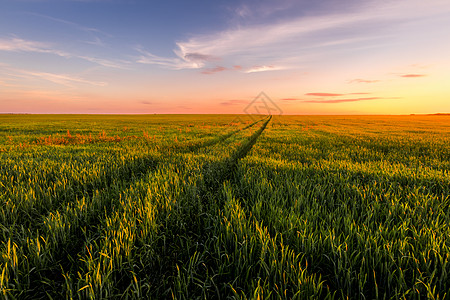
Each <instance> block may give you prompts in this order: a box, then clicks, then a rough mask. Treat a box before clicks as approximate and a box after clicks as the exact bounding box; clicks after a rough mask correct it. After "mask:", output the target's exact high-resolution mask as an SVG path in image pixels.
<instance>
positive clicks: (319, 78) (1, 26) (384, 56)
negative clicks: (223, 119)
mask: <svg viewBox="0 0 450 300" xmlns="http://www.w3.org/2000/svg"><path fill="white" fill-rule="evenodd" d="M449 53H450V2H449V1H448V0H429V1H423V0H408V1H406V0H376V1H375V0H296V1H294V0H277V1H272V0H247V1H242V0H227V1H225V0H215V1H207V0H192V1H185V0H183V1H182V0H165V1H156V0H0V113H89V114H92V113H94V114H96V113H131V114H133V113H142V114H154V113H156V114H161V113H181V114H183V113H187V114H192V113H245V112H246V108H247V107H248V106H249V105H251V103H252V101H253V100H255V99H257V97H258V95H261V94H260V93H261V92H264V94H263V95H264V97H268V98H269V99H270V101H271V103H273V104H274V105H275V106H276V107H277V108H279V109H278V110H277V111H276V113H283V114H299V115H304V114H308V115H315V114H321V115H322V114H326V115H328V114H339V115H342V114H413V113H415V114H418V113H424V114H426V113H449V112H450V84H449V82H450V81H449V80H450V79H449V78H450V55H449Z"/></svg>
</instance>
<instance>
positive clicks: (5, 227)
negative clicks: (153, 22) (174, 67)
mask: <svg viewBox="0 0 450 300" xmlns="http://www.w3.org/2000/svg"><path fill="white" fill-rule="evenodd" d="M449 171H450V116H445V115H442V116H431V115H430V116H273V117H272V116H262V115H260V116H257V115H252V116H249V115H0V272H1V278H0V293H1V294H0V295H1V297H2V298H7V299H48V298H54V299H60V298H70V299H72V298H77V299H86V298H90V299H103V298H121V297H123V298H128V299H130V298H144V299H148V298H150V299H166V298H174V299H196V298H202V299H229V298H235V299H247V298H248V299H256V298H258V299H259V298H266V299H269V298H270V299H272V298H273V299H315V298H316V299H317V298H319V299H333V298H334V299H342V298H349V299H375V298H383V299H400V298H407V299H424V298H429V299H444V298H446V299H447V298H449V297H450V275H449V274H450V227H449V225H450V210H449V205H450V176H449V175H450V174H449Z"/></svg>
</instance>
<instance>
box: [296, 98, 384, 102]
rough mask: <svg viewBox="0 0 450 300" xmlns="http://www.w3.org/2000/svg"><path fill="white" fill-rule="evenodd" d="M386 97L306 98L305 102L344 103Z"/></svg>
mask: <svg viewBox="0 0 450 300" xmlns="http://www.w3.org/2000/svg"><path fill="white" fill-rule="evenodd" d="M379 99H386V98H381V97H367V98H347V99H325V100H304V101H302V102H304V103H343V102H358V101H367V100H379Z"/></svg>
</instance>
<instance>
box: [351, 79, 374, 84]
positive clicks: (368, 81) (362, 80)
mask: <svg viewBox="0 0 450 300" xmlns="http://www.w3.org/2000/svg"><path fill="white" fill-rule="evenodd" d="M348 82H349V83H375V82H380V80H367V79H359V78H358V79H353V80H349V81H348Z"/></svg>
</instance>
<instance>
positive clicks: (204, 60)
mask: <svg viewBox="0 0 450 300" xmlns="http://www.w3.org/2000/svg"><path fill="white" fill-rule="evenodd" d="M411 1H412V2H413V3H410V2H409V1H408V2H402V1H393V2H395V3H391V2H389V3H384V4H383V5H378V3H377V4H376V5H375V2H369V3H364V4H360V5H359V9H352V10H350V11H345V10H341V12H340V13H336V12H334V11H333V12H332V11H331V10H330V11H328V12H323V13H322V14H320V15H316V16H304V15H303V16H299V17H292V18H289V19H283V20H281V21H280V20H270V21H268V22H263V23H261V22H260V23H258V22H255V23H254V24H253V25H247V24H244V25H242V24H241V25H235V26H234V27H232V28H230V29H227V30H223V31H219V32H214V33H211V34H196V35H195V34H194V35H193V36H192V37H191V38H189V39H187V40H184V41H178V42H176V47H175V49H174V50H173V52H174V55H173V56H172V57H159V56H156V55H153V54H152V53H151V52H144V51H142V50H141V51H140V52H141V54H143V55H142V56H141V57H139V59H138V62H140V63H147V64H157V65H161V66H165V67H168V68H172V69H186V68H205V67H207V68H208V67H209V66H210V64H211V63H212V62H213V63H214V64H216V62H217V61H219V60H220V61H221V65H223V66H225V67H227V68H232V67H231V66H233V65H240V66H243V70H244V72H246V73H253V72H261V71H273V70H279V69H281V68H286V67H287V66H289V67H290V68H291V67H292V68H295V67H299V66H301V65H302V63H307V62H308V61H309V60H308V58H309V57H308V55H309V56H317V57H319V56H320V55H324V53H326V51H325V49H331V48H333V47H341V48H342V49H344V50H345V49H348V50H352V51H354V49H356V48H358V47H359V48H361V49H362V48H364V49H367V47H369V48H370V47H376V46H378V45H379V40H377V38H385V37H386V36H389V35H390V34H391V33H389V32H388V31H382V29H380V26H379V24H380V23H382V24H384V27H389V26H391V27H392V26H396V25H398V24H402V23H404V22H406V21H409V20H413V19H414V18H416V17H419V16H420V17H422V18H423V17H425V16H430V15H433V14H436V13H440V11H439V8H438V7H445V3H444V2H443V1H439V0H434V2H439V3H441V2H442V3H441V4H442V5H437V6H436V7H434V6H433V5H429V4H425V3H424V2H421V1H419V0H411ZM413 5H414V9H412V7H413ZM272 6H273V7H275V5H272ZM355 6H356V5H355ZM447 6H448V5H447ZM251 13H252V12H251V11H250V10H249V6H247V5H241V6H240V7H238V8H237V9H236V11H235V14H236V15H238V16H240V17H247V16H248V15H250V14H251ZM363 29H367V30H370V31H371V36H370V37H367V30H363ZM343 31H345V32H346V34H345V35H343V34H342V32H343ZM374 32H377V34H375V35H374ZM374 37H377V38H374ZM390 37H391V36H390ZM345 45H353V46H352V47H344V46H345ZM311 49H314V50H315V51H314V52H311V51H310V50H311ZM321 49H324V50H323V51H320V50H321ZM255 66H259V67H255ZM270 66H272V67H270ZM354 82H355V83H356V82H358V83H372V82H375V81H366V80H363V79H361V80H355V81H354Z"/></svg>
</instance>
